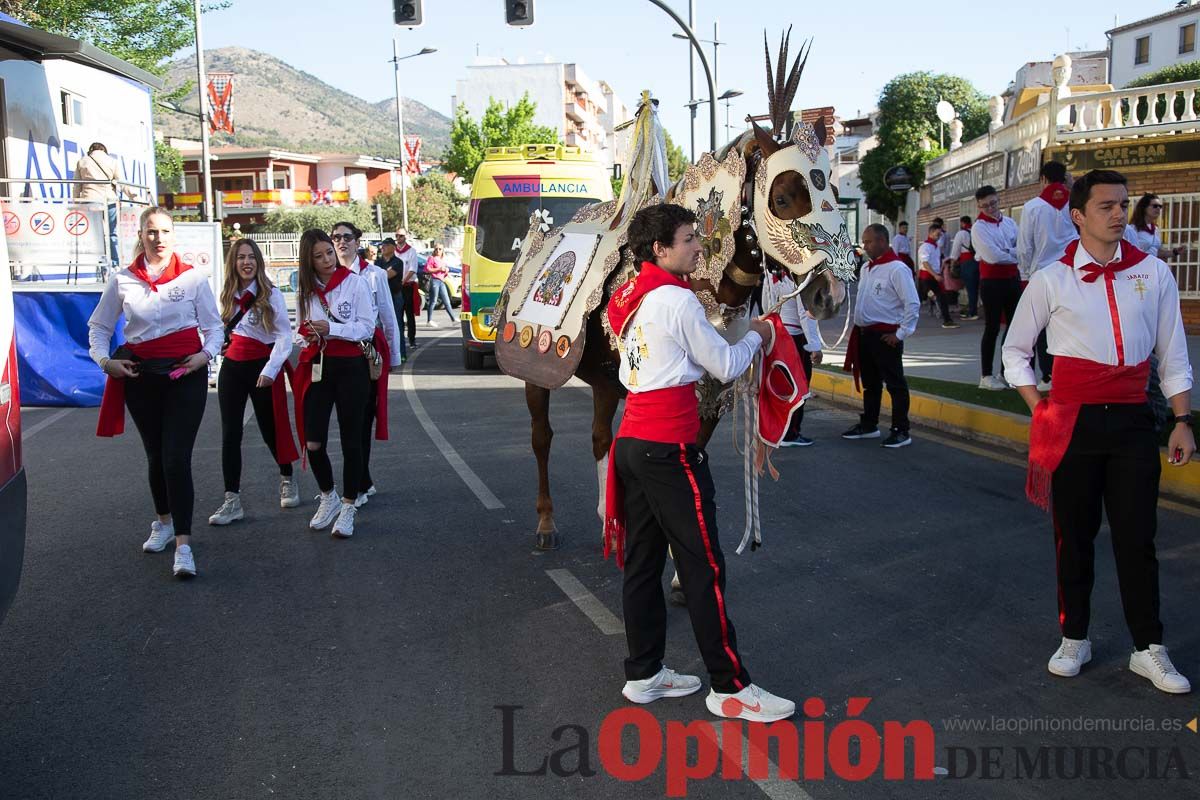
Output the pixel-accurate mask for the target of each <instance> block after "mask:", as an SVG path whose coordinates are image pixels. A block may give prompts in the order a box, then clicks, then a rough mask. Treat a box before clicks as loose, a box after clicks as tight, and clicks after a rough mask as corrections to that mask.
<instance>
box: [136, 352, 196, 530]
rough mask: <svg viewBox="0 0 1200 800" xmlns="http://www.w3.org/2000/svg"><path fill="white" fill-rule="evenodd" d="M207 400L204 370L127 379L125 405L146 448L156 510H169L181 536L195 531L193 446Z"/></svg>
mask: <svg viewBox="0 0 1200 800" xmlns="http://www.w3.org/2000/svg"><path fill="white" fill-rule="evenodd" d="M207 400H208V370H206V369H198V370H196V371H195V372H192V373H189V374H187V375H184V376H183V377H182V378H179V379H178V380H174V381H173V380H171V379H170V378H169V377H168V376H166V375H152V374H149V373H147V374H144V375H141V376H139V377H137V378H126V379H125V405H126V407H127V408H128V409H129V415H130V416H131V417H133V422H134V424H135V425H137V429H138V433H139V434H140V435H141V437H142V447H143V448H145V450H146V462H147V467H148V468H149V477H150V494H151V496H153V498H154V513H156V514H158V515H160V516H165V515H167V514H170V515H171V516H172V518H173V519H172V521H173V522H174V525H175V534H176V535H177V536H190V535H191V532H192V508H193V506H194V505H195V490H194V488H193V486H192V447H193V446H194V445H195V444H196V434H197V432H199V430H200V421H201V420H202V419H204V403H205V401H207Z"/></svg>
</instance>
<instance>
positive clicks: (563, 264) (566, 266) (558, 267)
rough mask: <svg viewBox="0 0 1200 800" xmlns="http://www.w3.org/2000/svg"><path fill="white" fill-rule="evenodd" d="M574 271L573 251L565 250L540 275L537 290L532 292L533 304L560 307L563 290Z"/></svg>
mask: <svg viewBox="0 0 1200 800" xmlns="http://www.w3.org/2000/svg"><path fill="white" fill-rule="evenodd" d="M574 269H575V252H574V251H573V250H567V251H566V252H565V253H563V254H562V255H560V256H559V257H558V258H556V259H554V261H552V262H551V263H550V266H548V267H546V271H545V272H543V273H542V278H541V280H540V281H539V282H538V286H537V288H536V289H534V290H533V300H534V302H535V303H542V304H544V305H548V306H555V307H558V306H560V305H562V301H563V289H564V288H565V287H566V285H567V284H569V283H570V282H571V280H572V279H573V275H572V273H573V271H574Z"/></svg>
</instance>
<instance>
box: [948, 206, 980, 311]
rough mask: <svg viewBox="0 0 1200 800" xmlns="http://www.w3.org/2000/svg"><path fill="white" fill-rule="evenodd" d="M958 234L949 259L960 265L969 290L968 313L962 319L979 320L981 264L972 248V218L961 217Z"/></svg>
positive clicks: (959, 270) (951, 247) (964, 281)
mask: <svg viewBox="0 0 1200 800" xmlns="http://www.w3.org/2000/svg"><path fill="white" fill-rule="evenodd" d="M958 227H959V230H958V233H956V234H954V241H953V242H952V243H951V245H950V255H949V259H950V261H951V262H952V263H955V264H958V272H959V276H960V277H961V278H962V282H963V286H964V287H965V288H966V290H967V313H966V314H962V315H961V316H962V319H967V320H977V319H979V262H977V261H976V260H975V248H974V247H972V246H971V218H970V217H960V218H959V220H958Z"/></svg>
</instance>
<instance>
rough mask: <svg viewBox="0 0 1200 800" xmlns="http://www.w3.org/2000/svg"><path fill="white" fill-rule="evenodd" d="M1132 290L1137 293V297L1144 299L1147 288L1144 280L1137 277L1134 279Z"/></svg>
mask: <svg viewBox="0 0 1200 800" xmlns="http://www.w3.org/2000/svg"><path fill="white" fill-rule="evenodd" d="M1133 290H1134V291H1135V292H1137V293H1138V299H1140V300H1145V299H1146V291H1147V288H1146V282H1145V281H1144V280H1142V279H1141V278H1137V279H1136V280H1134V282H1133Z"/></svg>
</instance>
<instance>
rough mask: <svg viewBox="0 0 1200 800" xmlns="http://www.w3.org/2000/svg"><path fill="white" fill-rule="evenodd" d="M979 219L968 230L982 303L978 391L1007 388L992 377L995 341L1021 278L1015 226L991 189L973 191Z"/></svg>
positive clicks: (1017, 294) (1010, 310)
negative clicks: (980, 363)
mask: <svg viewBox="0 0 1200 800" xmlns="http://www.w3.org/2000/svg"><path fill="white" fill-rule="evenodd" d="M975 205H976V206H977V207H978V209H979V219H978V220H976V222H975V225H974V226H973V227H972V228H971V244H972V245H973V246H974V247H975V256H976V258H977V260H978V261H979V299H980V300H982V301H983V338H982V339H981V340H980V342H979V359H980V361H981V362H982V377H981V378H980V379H979V388H980V389H990V390H992V391H1000V390H1002V389H1007V388H1008V384H1006V383H1005V382H1004V381H1003V380H1002V379H1000V378H997V377H995V376H994V375H993V374H992V369H993V365H994V363H995V360H996V339H998V338H999V337H1000V323H1001V320H1003V321H1004V322H1005V323H1006V324H1007V323H1011V322H1012V318H1013V313H1014V312H1016V310H1017V301H1018V300H1020V299H1021V278H1020V271H1019V269H1018V268H1017V223H1015V222H1013V221H1012V218H1011V217H1006V216H1004V212H1003V211H1001V210H1000V197H999V195H997V194H996V189H995V187H993V186H981V187H979V190H978V191H976V192H975Z"/></svg>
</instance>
